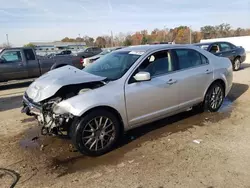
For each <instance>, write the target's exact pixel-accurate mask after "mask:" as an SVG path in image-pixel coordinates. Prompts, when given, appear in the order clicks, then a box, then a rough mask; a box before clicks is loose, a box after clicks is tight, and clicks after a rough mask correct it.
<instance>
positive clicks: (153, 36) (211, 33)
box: [25, 23, 250, 48]
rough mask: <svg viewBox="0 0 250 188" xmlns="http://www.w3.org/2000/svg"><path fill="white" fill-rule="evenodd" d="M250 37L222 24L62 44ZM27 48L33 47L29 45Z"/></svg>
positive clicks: (246, 31)
mask: <svg viewBox="0 0 250 188" xmlns="http://www.w3.org/2000/svg"><path fill="white" fill-rule="evenodd" d="M248 35H250V28H236V29H234V28H233V27H232V26H231V25H230V24H227V23H222V24H220V25H215V26H212V25H206V26H203V27H201V28H200V30H199V31H193V30H192V29H191V28H190V27H188V26H179V27H175V28H164V29H158V28H156V29H154V30H153V31H151V32H149V31H147V30H142V31H137V32H135V33H127V34H125V33H119V34H118V35H116V36H114V37H113V36H108V35H104V36H98V37H97V38H96V39H94V38H93V37H89V36H84V37H77V38H69V37H65V38H63V39H62V40H61V41H62V42H85V43H86V45H87V46H99V47H102V48H103V47H112V46H130V45H139V44H152V43H162V42H174V43H176V44H187V43H198V42H200V40H201V39H210V38H223V37H236V36H248ZM25 46H33V44H31V43H29V44H26V45H25Z"/></svg>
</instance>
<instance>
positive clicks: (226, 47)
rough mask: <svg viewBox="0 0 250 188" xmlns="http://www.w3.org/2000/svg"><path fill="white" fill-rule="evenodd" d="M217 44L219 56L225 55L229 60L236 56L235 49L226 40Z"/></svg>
mask: <svg viewBox="0 0 250 188" xmlns="http://www.w3.org/2000/svg"><path fill="white" fill-rule="evenodd" d="M219 45H220V52H219V56H221V57H227V58H229V59H230V60H231V61H233V60H234V58H235V57H236V50H235V49H234V48H233V46H232V45H231V44H230V43H227V42H221V43H219Z"/></svg>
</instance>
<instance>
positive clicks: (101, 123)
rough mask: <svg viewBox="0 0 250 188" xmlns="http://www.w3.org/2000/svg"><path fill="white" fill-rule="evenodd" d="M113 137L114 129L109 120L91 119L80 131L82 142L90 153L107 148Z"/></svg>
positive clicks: (101, 117)
mask: <svg viewBox="0 0 250 188" xmlns="http://www.w3.org/2000/svg"><path fill="white" fill-rule="evenodd" d="M114 137H115V127H114V124H113V122H112V121H111V119H109V118H108V117H104V116H99V117H95V118H93V119H91V120H90V121H89V122H88V123H87V125H86V126H85V128H84V129H83V131H82V141H83V143H84V145H85V147H87V148H88V149H89V150H90V151H98V150H101V149H103V148H105V147H107V146H108V145H109V144H110V143H112V141H113V140H114Z"/></svg>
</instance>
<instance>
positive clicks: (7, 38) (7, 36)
mask: <svg viewBox="0 0 250 188" xmlns="http://www.w3.org/2000/svg"><path fill="white" fill-rule="evenodd" d="M6 40H7V45H8V47H10V42H9V35H8V34H6Z"/></svg>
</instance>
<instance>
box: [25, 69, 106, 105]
mask: <svg viewBox="0 0 250 188" xmlns="http://www.w3.org/2000/svg"><path fill="white" fill-rule="evenodd" d="M104 79H105V77H100V76H96V75H93V74H90V73H87V72H84V71H82V70H80V69H77V68H75V67H73V66H70V65H67V66H64V67H61V68H58V69H55V70H52V71H49V72H48V73H46V74H44V75H42V76H41V77H39V78H38V79H36V80H35V81H34V82H33V83H32V84H31V85H30V86H29V87H28V89H27V91H26V94H27V95H28V97H29V98H31V99H32V100H33V101H34V102H40V101H43V100H45V99H47V98H49V97H51V96H53V95H54V94H55V93H56V92H57V91H58V90H59V89H60V88H61V87H63V86H66V85H71V84H81V83H88V82H96V81H102V80H104Z"/></svg>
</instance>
